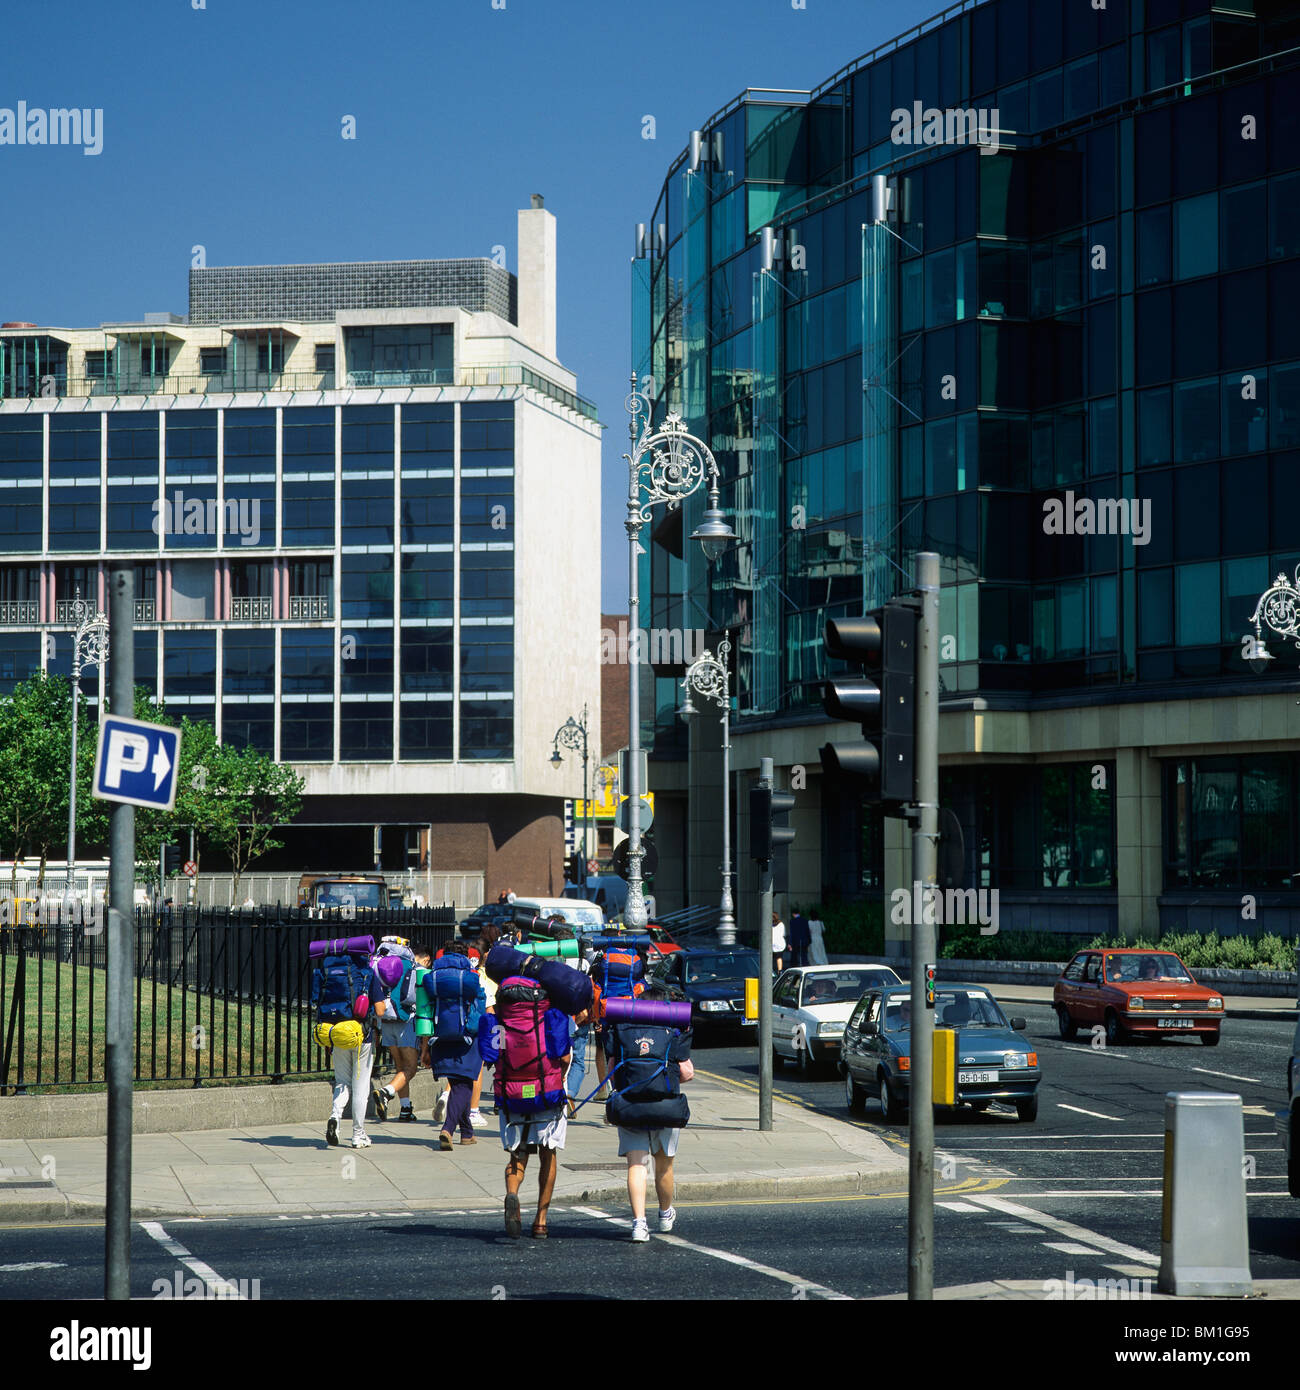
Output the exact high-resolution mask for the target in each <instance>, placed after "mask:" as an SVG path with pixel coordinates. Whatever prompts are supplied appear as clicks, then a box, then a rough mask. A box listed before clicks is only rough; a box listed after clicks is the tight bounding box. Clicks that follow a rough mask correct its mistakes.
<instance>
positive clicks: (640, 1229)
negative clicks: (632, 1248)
mask: <svg viewBox="0 0 1300 1390" xmlns="http://www.w3.org/2000/svg"><path fill="white" fill-rule="evenodd" d="M632 1239H633V1240H635V1241H637V1242H638V1243H640V1242H641V1241H645V1240H649V1239H650V1227H649V1226H648V1225H647V1224H646V1222H645V1221H644V1220H641V1221H634V1222H633V1223H632Z"/></svg>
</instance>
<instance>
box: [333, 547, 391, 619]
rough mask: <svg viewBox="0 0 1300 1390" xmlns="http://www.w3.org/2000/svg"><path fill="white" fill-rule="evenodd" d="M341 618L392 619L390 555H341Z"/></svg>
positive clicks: (386, 553)
mask: <svg viewBox="0 0 1300 1390" xmlns="http://www.w3.org/2000/svg"><path fill="white" fill-rule="evenodd" d="M342 590H343V600H342V601H343V617H344V618H391V617H392V616H393V554H392V551H388V552H385V553H380V554H375V555H356V554H348V553H345V554H344V555H343V577H342Z"/></svg>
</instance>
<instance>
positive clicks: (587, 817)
mask: <svg viewBox="0 0 1300 1390" xmlns="http://www.w3.org/2000/svg"><path fill="white" fill-rule="evenodd" d="M561 744H562V745H563V746H564V747H565V748H571V749H572V750H573V751H574V752H575V753H576V752H577V751H578V749H579V748H581V749H582V810H583V817H582V881H583V885H584V887H585V885H586V881H587V856H588V854H589V853H590V849H589V844H590V840H589V838H588V834H587V832H588V829H589V827H590V825H591V802H590V801H589V800H588V798H587V706H586V705H583V707H582V719H581V721H579V720H576V719H574V717H573V716H572V715H570V716H569V717H568V719H566V720H565V721H564V723H563V724H562V725H561V726H560V727H559V728H558V729H557V730H556V731H555V738H554V739H553V740H552V751H551V766H552V767H559V765H560V764H561V763H562V762H563V761H564V754H563V753H561V752H560V746H561Z"/></svg>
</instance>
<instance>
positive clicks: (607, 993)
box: [591, 943, 645, 999]
mask: <svg viewBox="0 0 1300 1390" xmlns="http://www.w3.org/2000/svg"><path fill="white" fill-rule="evenodd" d="M591 974H592V979H593V980H594V982H595V984H596V986H597V988H598V989H599V990H600V992H601V994H602V995H603V996H604V997H605V998H606V999H635V998H637V997H638V996H639V995H640V994H641V992H642V990H644V989H645V962H644V961H642V959H641V957H640V955H639V954H638V953H637V950H636V948H635V947H634V946H630V945H626V946H625V945H623V944H621V943H620V944H619V945H617V946H607V947H606V948H605V950H604V951H603V952H602V953H601V954H600V955H598V956H597V957H596V959H595V961H594V962H593V963H592V967H591Z"/></svg>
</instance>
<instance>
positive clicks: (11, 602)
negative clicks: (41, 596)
mask: <svg viewBox="0 0 1300 1390" xmlns="http://www.w3.org/2000/svg"><path fill="white" fill-rule="evenodd" d="M40 611H41V605H40V601H39V600H38V599H34V598H8V599H0V626H4V627H13V626H15V625H16V624H23V625H24V626H25V625H27V624H28V623H38V622H40V616H39V615H40Z"/></svg>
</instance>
